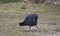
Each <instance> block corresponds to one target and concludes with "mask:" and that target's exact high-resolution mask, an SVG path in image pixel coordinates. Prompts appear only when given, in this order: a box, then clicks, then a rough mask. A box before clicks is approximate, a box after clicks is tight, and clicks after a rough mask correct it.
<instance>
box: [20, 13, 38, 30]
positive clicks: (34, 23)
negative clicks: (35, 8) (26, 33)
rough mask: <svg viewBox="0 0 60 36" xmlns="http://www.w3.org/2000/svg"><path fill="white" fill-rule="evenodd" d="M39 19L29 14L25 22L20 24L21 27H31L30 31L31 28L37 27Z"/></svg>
mask: <svg viewBox="0 0 60 36" xmlns="http://www.w3.org/2000/svg"><path fill="white" fill-rule="evenodd" d="M37 19H38V15H36V14H29V15H27V16H26V17H25V19H24V21H23V22H21V23H19V26H29V30H30V29H31V26H36V27H37Z"/></svg>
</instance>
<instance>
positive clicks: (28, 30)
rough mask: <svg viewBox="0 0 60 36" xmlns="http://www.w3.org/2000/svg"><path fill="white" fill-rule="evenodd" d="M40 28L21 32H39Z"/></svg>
mask: <svg viewBox="0 0 60 36" xmlns="http://www.w3.org/2000/svg"><path fill="white" fill-rule="evenodd" d="M40 31H41V30H22V32H40Z"/></svg>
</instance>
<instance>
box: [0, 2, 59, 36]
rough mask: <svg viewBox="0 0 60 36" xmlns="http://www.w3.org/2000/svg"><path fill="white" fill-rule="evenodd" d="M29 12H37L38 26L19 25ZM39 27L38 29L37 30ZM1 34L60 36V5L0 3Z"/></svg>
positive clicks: (1, 35)
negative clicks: (30, 27)
mask: <svg viewBox="0 0 60 36" xmlns="http://www.w3.org/2000/svg"><path fill="white" fill-rule="evenodd" d="M27 14H37V15H38V22H37V26H38V29H37V28H35V26H33V27H32V29H31V30H32V31H28V30H29V27H28V26H24V27H21V26H19V23H20V22H23V20H24V17H25V16H26V15H27ZM35 29H37V31H35ZM0 36H60V7H59V6H54V5H46V4H40V5H38V6H37V5H35V6H33V5H24V4H23V3H20V2H17V3H6V4H0Z"/></svg>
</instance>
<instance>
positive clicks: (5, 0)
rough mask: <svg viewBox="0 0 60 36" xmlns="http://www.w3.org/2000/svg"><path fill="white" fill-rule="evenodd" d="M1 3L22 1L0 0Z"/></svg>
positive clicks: (18, 0)
mask: <svg viewBox="0 0 60 36" xmlns="http://www.w3.org/2000/svg"><path fill="white" fill-rule="evenodd" d="M0 2H1V3H9V2H22V0H0Z"/></svg>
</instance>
